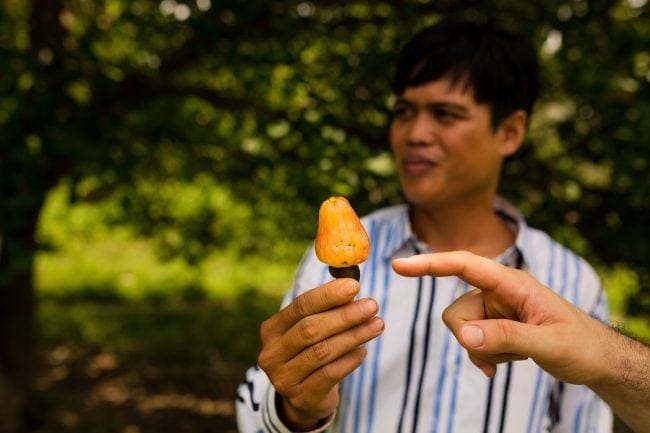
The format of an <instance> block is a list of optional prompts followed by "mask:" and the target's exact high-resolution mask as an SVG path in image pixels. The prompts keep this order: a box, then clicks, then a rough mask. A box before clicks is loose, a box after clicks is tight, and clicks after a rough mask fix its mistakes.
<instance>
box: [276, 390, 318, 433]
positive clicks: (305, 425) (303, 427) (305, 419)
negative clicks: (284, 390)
mask: <svg viewBox="0 0 650 433" xmlns="http://www.w3.org/2000/svg"><path fill="white" fill-rule="evenodd" d="M275 407H276V410H277V413H278V416H279V417H280V419H281V420H282V422H283V423H284V425H285V426H287V427H288V428H289V429H291V430H292V431H296V432H308V431H311V430H314V429H317V428H318V427H321V426H322V425H324V424H325V422H326V421H327V417H316V416H312V415H310V414H306V413H305V412H303V411H301V410H299V409H297V408H295V407H294V406H292V405H291V403H289V401H288V400H287V399H285V398H283V397H282V396H281V395H280V394H277V393H276V394H275Z"/></svg>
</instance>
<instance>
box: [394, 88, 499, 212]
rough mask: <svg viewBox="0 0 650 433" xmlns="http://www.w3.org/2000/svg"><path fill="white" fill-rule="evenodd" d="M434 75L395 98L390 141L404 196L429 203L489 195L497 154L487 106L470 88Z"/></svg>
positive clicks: (418, 203) (496, 174) (419, 203)
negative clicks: (477, 98) (480, 102)
mask: <svg viewBox="0 0 650 433" xmlns="http://www.w3.org/2000/svg"><path fill="white" fill-rule="evenodd" d="M464 87H465V86H464V85H463V83H462V82H461V83H460V84H458V85H456V86H453V87H452V86H451V81H450V80H449V79H444V78H443V79H440V80H437V81H433V82H430V83H427V84H423V85H420V86H416V87H407V88H406V90H405V91H404V93H403V94H402V95H400V96H399V97H398V99H397V101H396V103H395V107H394V116H393V120H392V123H391V130H390V142H391V147H392V149H393V153H394V156H395V162H396V167H397V171H398V174H399V179H400V182H401V185H402V189H403V191H404V194H405V195H406V198H407V200H408V201H409V202H410V203H411V204H413V205H415V206H422V207H426V208H434V207H437V206H440V205H445V204H451V203H454V202H457V201H459V200H468V199H471V198H479V199H486V200H491V198H492V195H493V194H494V193H495V191H496V187H497V184H498V179H499V172H500V169H501V163H502V159H503V156H504V155H503V154H502V151H501V150H500V146H499V132H498V129H497V131H494V130H493V129H492V127H491V124H490V120H491V117H490V116H491V111H490V108H489V107H488V106H487V105H484V104H480V105H479V104H477V103H476V101H475V99H474V93H473V90H472V89H471V88H468V89H465V88H464Z"/></svg>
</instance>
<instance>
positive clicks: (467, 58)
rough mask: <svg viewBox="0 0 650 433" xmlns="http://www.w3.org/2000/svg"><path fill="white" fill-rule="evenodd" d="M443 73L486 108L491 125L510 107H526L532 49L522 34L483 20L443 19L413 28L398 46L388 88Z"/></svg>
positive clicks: (534, 82) (535, 79)
mask: <svg viewBox="0 0 650 433" xmlns="http://www.w3.org/2000/svg"><path fill="white" fill-rule="evenodd" d="M442 77H449V78H450V79H451V80H452V83H453V84H454V85H457V84H461V83H462V84H464V86H465V87H471V88H472V89H473V90H474V97H475V98H476V102H478V103H480V104H482V103H486V104H488V105H489V106H490V108H491V111H492V119H491V121H492V127H493V128H496V127H497V126H498V125H499V124H500V123H501V121H503V120H504V119H505V118H506V117H507V116H509V115H510V114H512V113H513V112H514V111H516V110H519V109H523V110H525V111H526V113H528V115H530V114H531V112H532V107H533V104H534V103H535V99H537V95H538V93H539V66H538V63H537V54H536V52H535V49H534V48H533V47H532V45H531V44H530V43H529V42H528V41H527V40H525V39H523V38H520V37H518V36H516V35H514V34H512V33H509V32H506V31H503V30H498V29H496V28H494V27H492V26H490V25H487V24H479V23H474V22H469V21H456V20H449V19H445V20H442V21H440V22H438V23H437V24H435V25H433V26H430V27H427V28H425V29H423V30H421V31H419V32H418V33H416V34H415V35H414V36H413V37H412V38H411V40H409V41H408V42H407V43H406V45H405V46H404V48H403V49H402V51H401V53H400V56H399V59H398V62H397V71H396V74H395V81H394V82H393V91H394V92H395V93H396V94H397V95H401V94H402V93H403V92H404V90H406V88H407V87H411V86H418V85H421V84H426V83H429V82H431V81H435V80H438V79H440V78H442Z"/></svg>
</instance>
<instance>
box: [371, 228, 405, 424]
mask: <svg viewBox="0 0 650 433" xmlns="http://www.w3.org/2000/svg"><path fill="white" fill-rule="evenodd" d="M393 231H394V229H391V230H388V239H387V240H386V250H385V251H384V253H383V254H382V255H381V256H382V257H386V256H387V255H388V252H391V251H393V250H395V248H397V246H396V245H394V242H393V239H392V238H391V234H392V233H393ZM397 239H399V237H398V238H397ZM387 260H390V258H389V259H387ZM384 269H385V270H384V278H383V286H382V292H381V298H380V299H381V305H380V306H379V316H380V317H384V313H385V311H386V309H387V308H388V307H387V305H388V287H389V285H390V274H391V268H390V266H385V267H384ZM381 342H382V339H381V337H378V338H377V339H376V340H375V351H374V357H373V362H372V376H371V380H370V401H369V402H368V422H367V430H366V431H367V433H372V432H373V424H374V420H375V399H376V396H377V379H378V373H379V356H380V355H381Z"/></svg>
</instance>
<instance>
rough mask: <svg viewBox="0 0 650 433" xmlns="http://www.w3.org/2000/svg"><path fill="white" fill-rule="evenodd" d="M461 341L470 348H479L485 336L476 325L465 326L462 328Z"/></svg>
mask: <svg viewBox="0 0 650 433" xmlns="http://www.w3.org/2000/svg"><path fill="white" fill-rule="evenodd" d="M462 334H463V341H464V342H465V344H467V345H468V346H471V347H479V346H482V345H483V341H484V340H485V335H484V334H483V330H482V329H481V328H480V327H478V326H476V325H465V326H464V327H463V331H462Z"/></svg>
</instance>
